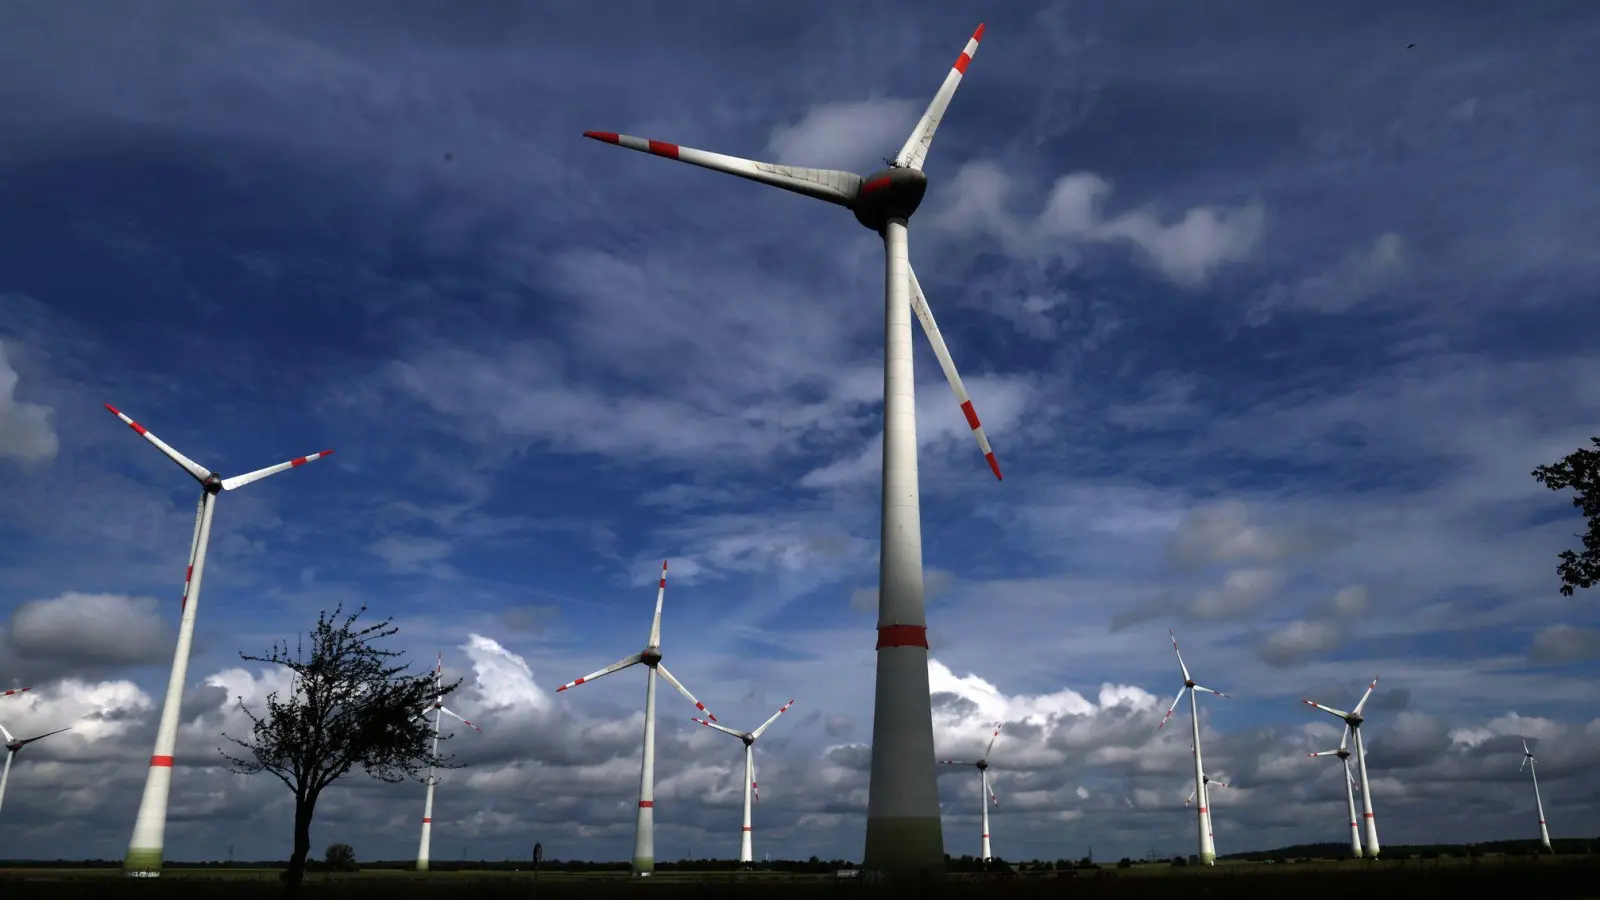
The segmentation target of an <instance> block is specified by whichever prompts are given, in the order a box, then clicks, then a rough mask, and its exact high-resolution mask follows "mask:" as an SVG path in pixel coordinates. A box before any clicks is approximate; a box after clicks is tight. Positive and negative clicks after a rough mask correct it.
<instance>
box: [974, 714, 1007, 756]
mask: <svg viewBox="0 0 1600 900" xmlns="http://www.w3.org/2000/svg"><path fill="white" fill-rule="evenodd" d="M1004 724H1005V723H1004V722H1002V723H1000V725H996V726H995V727H994V737H992V738H989V749H988V750H985V751H983V756H982V757H980V758H981V759H985V760H987V759H988V758H989V753H990V752H991V751H993V750H994V742H995V741H998V740H1000V729H1001V727H1002V726H1003V725H1004Z"/></svg>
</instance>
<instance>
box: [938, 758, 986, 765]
mask: <svg viewBox="0 0 1600 900" xmlns="http://www.w3.org/2000/svg"><path fill="white" fill-rule="evenodd" d="M939 764H940V765H942V766H975V765H977V763H975V762H968V761H967V760H964V759H941V760H939Z"/></svg>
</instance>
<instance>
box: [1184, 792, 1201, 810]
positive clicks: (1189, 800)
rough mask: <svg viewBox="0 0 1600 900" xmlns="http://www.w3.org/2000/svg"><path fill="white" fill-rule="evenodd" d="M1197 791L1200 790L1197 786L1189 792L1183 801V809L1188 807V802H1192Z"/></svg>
mask: <svg viewBox="0 0 1600 900" xmlns="http://www.w3.org/2000/svg"><path fill="white" fill-rule="evenodd" d="M1199 792H1200V789H1199V788H1195V789H1194V790H1192V791H1190V792H1189V798H1188V799H1187V800H1185V801H1183V806H1184V808H1185V809H1187V808H1188V807H1189V804H1191V803H1193V802H1194V795H1195V794H1198V793H1199Z"/></svg>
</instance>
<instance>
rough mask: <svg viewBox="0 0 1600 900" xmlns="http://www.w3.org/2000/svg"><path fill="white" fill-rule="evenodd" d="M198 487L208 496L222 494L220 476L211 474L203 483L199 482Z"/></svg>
mask: <svg viewBox="0 0 1600 900" xmlns="http://www.w3.org/2000/svg"><path fill="white" fill-rule="evenodd" d="M200 487H202V488H204V489H205V492H206V493H208V494H220V493H222V476H221V475H218V474H217V473H215V472H212V473H211V474H210V475H207V476H206V478H205V480H204V481H202V482H200Z"/></svg>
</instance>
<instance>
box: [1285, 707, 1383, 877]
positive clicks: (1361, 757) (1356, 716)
mask: <svg viewBox="0 0 1600 900" xmlns="http://www.w3.org/2000/svg"><path fill="white" fill-rule="evenodd" d="M1377 686H1378V678H1377V676H1373V678H1372V683H1371V684H1369V685H1367V692H1366V693H1365V694H1362V695H1361V702H1359V703H1357V704H1356V707H1355V709H1352V710H1350V711H1349V712H1344V711H1343V710H1338V709H1334V708H1333V707H1331V706H1323V705H1322V704H1321V703H1318V702H1316V701H1315V700H1304V701H1303V702H1304V703H1305V704H1306V705H1307V706H1314V707H1316V708H1317V709H1320V710H1322V711H1323V712H1325V713H1327V714H1328V715H1330V716H1333V717H1334V718H1337V719H1343V720H1344V724H1345V725H1346V726H1347V727H1348V728H1349V730H1350V733H1351V734H1353V735H1354V736H1355V739H1356V771H1357V772H1358V773H1359V774H1360V775H1361V788H1360V790H1361V817H1362V819H1363V820H1364V821H1365V822H1366V826H1367V827H1366V854H1365V855H1366V857H1367V858H1368V859H1377V858H1378V853H1379V851H1380V850H1381V849H1382V848H1381V847H1379V846H1378V820H1377V818H1376V817H1375V816H1373V814H1372V785H1371V783H1370V782H1368V781H1367V750H1366V745H1365V744H1363V743H1362V741H1361V723H1362V722H1363V721H1365V719H1363V718H1362V716H1361V710H1363V709H1365V708H1366V706H1367V700H1368V699H1369V698H1370V697H1371V696H1372V691H1373V689H1375V688H1376V687H1377ZM1341 745H1342V742H1341ZM1335 755H1337V754H1335Z"/></svg>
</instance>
